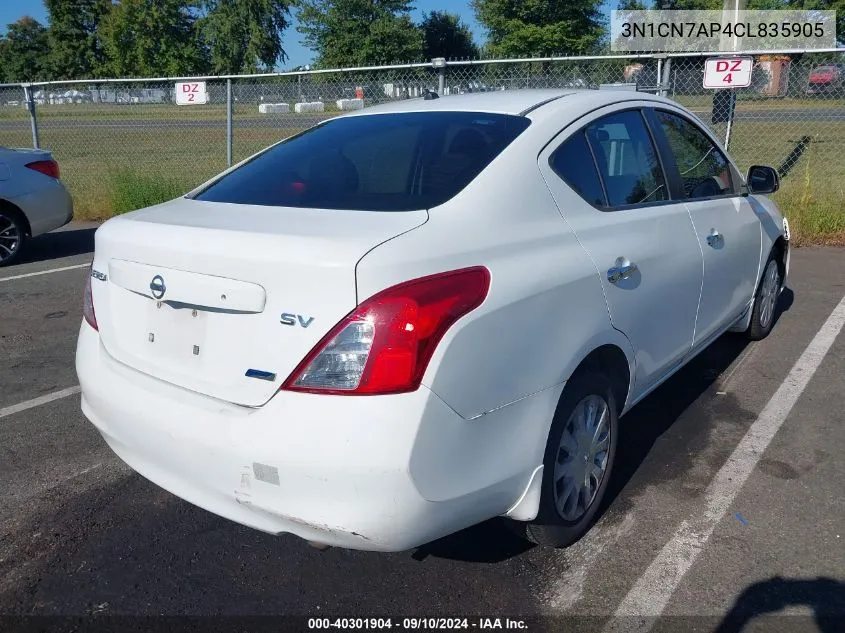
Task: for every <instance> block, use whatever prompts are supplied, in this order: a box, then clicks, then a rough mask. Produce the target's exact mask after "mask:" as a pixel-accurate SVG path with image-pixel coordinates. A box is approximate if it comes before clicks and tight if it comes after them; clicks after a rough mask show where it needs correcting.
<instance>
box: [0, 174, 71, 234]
mask: <svg viewBox="0 0 845 633" xmlns="http://www.w3.org/2000/svg"><path fill="white" fill-rule="evenodd" d="M44 180H48V179H47V178H45V179H44ZM10 202H12V203H13V204H15V205H16V206H17V207H18V208H20V209H21V210H22V211H23V214H24V215H25V216H26V219H27V221H28V222H29V226H30V232H31V234H32V237H35V236H37V235H41V234H42V233H47V232H48V231H52V230H53V229H57V228H59V227H61V226H64V225H65V224H67V223H68V222H70V221H71V220H72V219H73V199H72V198H71V196H70V193H68V191H67V189H65V187H64V185H63V184H62V183H61V182H59V181H56V180H54V181H53V182H52V183H50V184H49V185H46V186H44V187H41V188H40V189H37V190H35V191H31V192H29V193H26V194H24V195H21V196H17V197H15V198H12V199H11V200H10Z"/></svg>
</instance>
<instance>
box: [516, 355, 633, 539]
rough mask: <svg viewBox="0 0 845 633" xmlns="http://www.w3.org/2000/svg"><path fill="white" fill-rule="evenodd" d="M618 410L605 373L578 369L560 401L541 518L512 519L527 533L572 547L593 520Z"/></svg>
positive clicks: (549, 446)
mask: <svg viewBox="0 0 845 633" xmlns="http://www.w3.org/2000/svg"><path fill="white" fill-rule="evenodd" d="M617 435H618V415H617V411H616V401H615V399H614V397H613V388H612V385H611V383H610V381H609V380H608V379H607V378H606V377H605V376H603V375H602V374H598V373H592V372H584V373H580V374H576V375H574V376H573V377H572V378H571V379H570V380H569V382H568V383H567V385H566V387H565V388H564V392H563V395H562V396H561V399H560V402H559V403H558V407H557V410H556V412H555V416H554V420H553V421H552V427H551V431H550V432H549V439H548V442H547V445H546V454H545V458H544V460H543V486H542V493H541V498H540V509H539V512H538V514H537V518H536V519H535V520H534V521H531V522H528V523H519V522H511V525H512V527H513V528H514V529H516V530H517V531H518V532H519V533H520V535H521V536H523V537H525V538H527V539H528V540H530V541H532V542H534V543H537V544H538V545H547V546H551V547H566V546H568V545H571V544H572V543H574V542H575V541H577V540H578V539H579V538H581V537H582V536H583V535H584V534H585V533H586V532H587V530H588V529H589V527H590V526H591V525H592V521H593V518H594V517H595V514H596V512H597V511H598V508H599V506H600V505H601V501H602V498H603V497H604V493H605V490H606V489H607V484H608V481H609V480H610V472H611V469H612V467H613V461H614V458H615V455H616V437H617Z"/></svg>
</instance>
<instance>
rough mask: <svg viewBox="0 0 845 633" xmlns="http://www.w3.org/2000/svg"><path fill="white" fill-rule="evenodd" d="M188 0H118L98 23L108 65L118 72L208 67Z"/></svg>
mask: <svg viewBox="0 0 845 633" xmlns="http://www.w3.org/2000/svg"><path fill="white" fill-rule="evenodd" d="M190 9H191V5H190V4H189V3H188V2H186V0H152V1H151V0H121V1H120V2H119V3H118V4H115V5H114V8H113V9H112V10H111V12H110V13H109V14H108V15H107V16H106V17H105V18H104V19H103V21H102V23H101V25H100V35H101V36H102V38H103V44H104V45H105V50H106V53H107V55H108V63H107V64H108V70H109V72H110V74H112V75H115V76H118V77H144V76H146V77H150V76H156V75H170V76H172V75H191V74H200V73H203V72H206V70H207V68H208V65H207V55H206V51H205V50H204V47H203V44H202V41H201V38H200V37H199V34H198V30H197V28H196V17H195V15H194V14H193V13H192V12H191V10H190Z"/></svg>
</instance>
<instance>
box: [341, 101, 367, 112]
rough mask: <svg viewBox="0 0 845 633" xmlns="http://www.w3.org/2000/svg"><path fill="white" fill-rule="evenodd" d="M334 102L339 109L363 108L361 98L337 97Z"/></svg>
mask: <svg viewBox="0 0 845 633" xmlns="http://www.w3.org/2000/svg"><path fill="white" fill-rule="evenodd" d="M336 103H337V107H338V108H339V109H340V110H362V109H363V108H364V100H363V99H338V100H337V101H336Z"/></svg>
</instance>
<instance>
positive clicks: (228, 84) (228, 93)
mask: <svg viewBox="0 0 845 633" xmlns="http://www.w3.org/2000/svg"><path fill="white" fill-rule="evenodd" d="M231 166H232V80H231V79H227V80H226V167H231Z"/></svg>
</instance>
